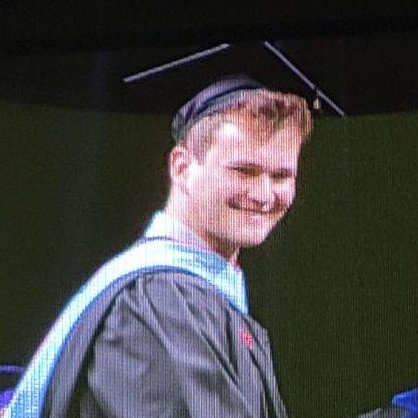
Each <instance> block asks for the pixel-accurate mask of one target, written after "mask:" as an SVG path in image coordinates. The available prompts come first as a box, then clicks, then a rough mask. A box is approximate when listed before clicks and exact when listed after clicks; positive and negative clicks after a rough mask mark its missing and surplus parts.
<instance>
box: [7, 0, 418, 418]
mask: <svg viewBox="0 0 418 418" xmlns="http://www.w3.org/2000/svg"><path fill="white" fill-rule="evenodd" d="M400 5H401V4H400V3H399V2H397V4H396V5H394V4H392V3H391V4H389V3H388V4H386V5H385V4H383V3H382V4H381V6H380V7H376V8H372V7H369V8H367V7H365V6H364V5H362V7H356V5H355V4H354V3H351V6H350V7H342V6H339V7H337V6H336V5H334V6H329V5H325V4H324V5H322V4H321V3H318V2H316V3H315V4H314V3H312V4H311V5H308V6H306V5H304V4H302V3H301V2H292V4H289V5H287V7H286V8H280V9H278V7H277V5H276V6H274V7H273V6H266V7H252V8H250V9H246V8H245V7H242V8H241V11H240V12H239V13H237V12H236V11H235V10H234V9H232V8H231V9H228V8H224V9H221V10H218V11H217V13H213V12H212V10H209V9H208V8H207V9H205V6H202V7H203V8H202V7H200V8H199V13H196V8H194V7H193V6H188V5H187V3H182V5H181V7H180V5H179V6H173V5H172V4H171V3H170V4H168V3H161V4H158V12H156V8H155V4H154V6H152V5H150V6H149V7H146V3H144V7H143V8H141V10H140V13H138V11H137V10H136V9H134V8H130V7H122V5H120V6H109V5H105V4H102V3H101V4H99V3H95V2H92V3H90V4H89V5H88V6H87V5H86V6H85V10H84V9H82V8H76V7H75V6H69V5H68V6H65V5H59V4H58V3H54V5H53V6H48V7H43V8H39V7H38V6H37V5H33V6H26V5H25V6H23V5H22V4H17V3H11V2H10V3H8V2H5V3H2V10H1V13H0V23H1V24H0V62H1V66H0V135H1V146H2V152H1V154H0V155H1V167H2V176H1V180H2V183H3V184H4V187H2V189H3V192H2V198H1V202H2V203H1V209H0V210H1V212H2V223H1V227H0V232H1V235H0V236H1V241H0V242H1V243H2V251H1V253H2V261H1V264H0V277H1V292H0V306H1V309H0V312H1V316H0V363H16V364H22V365H25V364H26V362H27V361H28V359H29V358H30V356H31V354H32V353H33V351H34V350H35V348H36V346H37V345H38V343H39V341H40V340H41V339H42V336H43V335H44V333H45V332H46V330H47V329H48V327H49V326H50V324H51V322H52V321H53V319H54V318H55V317H56V316H57V315H58V313H59V311H60V310H61V308H62V306H63V304H64V303H65V301H67V300H68V298H69V296H70V295H71V294H72V293H73V292H74V291H75V290H76V289H77V288H78V287H79V286H80V285H81V284H82V283H83V282H84V281H85V279H86V278H87V277H88V276H89V275H90V274H91V273H92V272H93V271H94V269H95V268H96V267H98V266H99V265H100V263H102V262H103V261H104V260H106V259H107V258H108V257H109V256H111V255H112V254H114V253H115V252H117V251H119V250H120V249H122V248H124V247H125V246H127V245H128V244H129V243H130V242H131V241H132V240H134V239H135V238H136V237H137V235H138V234H139V233H140V232H141V231H142V229H143V227H144V226H145V225H146V222H147V220H148V218H149V216H150V215H151V214H152V212H153V210H154V209H155V208H156V207H158V206H161V205H162V204H163V202H164V198H165V194H166V191H167V174H166V168H167V167H166V165H165V161H166V156H167V152H168V150H169V149H170V146H171V145H172V142H171V138H170V129H169V126H170V120H171V117H172V115H173V113H174V112H175V111H176V110H177V108H178V107H179V106H180V105H181V104H182V103H184V102H185V101H186V100H187V99H188V98H190V96H191V95H193V94H194V93H195V92H196V91H197V90H199V89H200V88H202V87H204V86H205V85H206V84H207V83H210V82H211V81H213V79H215V78H216V77H218V76H220V75H224V74H228V73H236V72H244V73H248V74H249V75H251V76H253V77H255V78H258V79H260V80H261V81H264V82H265V83H269V84H271V85H272V86H273V87H275V88H278V89H281V90H284V91H292V92H296V93H298V94H301V95H303V96H304V97H306V98H307V99H308V100H309V102H310V103H311V102H312V100H313V98H314V94H313V92H311V91H310V90H309V89H308V88H307V87H306V86H305V85H304V84H303V83H302V82H301V81H300V80H299V79H298V78H297V77H296V76H295V75H294V74H292V72H291V71H289V69H287V68H286V67H285V66H284V65H283V64H282V63H281V62H280V61H279V60H278V59H276V58H275V57H273V56H272V55H271V54H270V53H269V52H268V51H267V50H266V49H264V48H263V47H262V46H261V45H260V41H262V40H265V39H270V40H273V41H274V42H275V44H276V45H277V46H278V47H279V48H280V49H281V50H282V51H283V52H284V53H285V54H286V55H287V56H288V57H289V59H291V60H292V62H294V63H295V64H297V65H298V66H299V68H300V69H301V70H302V71H303V72H304V73H305V74H306V75H308V76H309V77H310V78H311V79H312V81H313V82H315V83H317V85H318V86H319V87H320V88H321V89H322V90H323V91H324V92H325V93H326V94H328V95H329V96H330V97H331V98H332V99H333V100H335V102H336V103H337V104H338V105H339V106H340V107H341V108H342V109H344V110H345V111H346V112H347V113H348V115H349V117H348V118H345V119H343V118H339V117H337V116H336V115H335V113H334V112H333V111H332V110H331V109H329V108H328V107H327V106H326V105H324V112H323V114H322V115H317V116H316V118H315V126H316V129H315V132H314V135H313V137H312V140H311V141H310V142H309V143H308V144H307V146H306V148H305V150H304V153H303V158H302V163H301V168H300V181H299V186H298V187H299V193H298V197H297V200H296V202H295V205H294V208H293V211H292V212H291V213H290V214H289V215H288V216H287V218H286V219H285V220H284V221H283V222H282V224H281V225H280V227H279V228H278V229H277V230H276V231H275V232H274V233H273V234H272V235H271V237H270V238H269V240H268V241H267V242H266V243H265V244H264V245H263V246H261V247H260V248H257V249H254V250H250V251H245V252H244V253H243V255H242V260H241V261H242V264H243V267H244V269H245V271H246V273H247V277H248V278H249V285H250V296H251V307H252V312H253V315H254V316H255V317H256V318H257V319H258V320H259V321H260V322H261V323H262V324H263V325H264V326H265V327H266V328H268V329H269V331H270V335H271V339H272V343H273V351H274V358H275V362H276V367H277V374H278V377H279V381H280V386H281V391H282V393H283V395H284V398H285V401H286V404H287V405H288V408H289V412H290V415H291V417H297V418H298V417H300V418H302V417H306V416H321V417H330V418H331V417H342V416H345V415H353V414H358V413H360V412H363V411H367V410H371V409H373V408H376V407H378V406H380V405H383V404H385V403H387V402H388V401H389V400H390V398H391V397H392V396H393V394H395V393H396V392H399V391H402V390H405V389H408V388H411V387H414V386H417V370H418V367H417V366H418V364H417V363H418V361H417V356H416V351H417V347H418V337H417V332H416V331H417V326H418V321H417V319H418V315H417V313H418V303H417V296H418V295H417V285H416V279H415V271H416V268H415V265H416V232H417V231H416V225H417V210H416V202H417V197H418V194H417V185H416V183H417V182H416V172H417V161H418V149H417V142H416V140H417V132H418V113H417V111H418V106H417V97H418V96H417V93H418V82H417V77H416V74H418V58H417V53H416V51H417V50H418V49H417V40H418V28H417V26H416V23H417V6H416V2H410V3H409V4H408V2H404V3H403V4H402V7H399V6H400ZM92 12H94V13H92ZM226 41H227V42H231V43H233V44H234V47H233V48H231V49H230V50H228V51H224V52H222V53H220V54H219V55H217V56H214V57H210V58H207V59H205V60H203V61H201V62H199V63H194V64H191V65H187V66H184V67H181V68H177V69H173V70H170V71H168V72H167V73H165V74H162V75H159V76H155V77H152V78H150V79H147V80H145V81H143V82H138V83H135V84H133V85H130V86H126V85H124V84H123V83H122V82H121V78H122V77H123V76H126V75H129V74H132V73H135V72H137V71H140V70H143V69H147V68H149V67H151V66H153V65H158V64H161V63H164V62H167V61H170V60H172V59H176V58H179V57H181V56H183V55H184V54H188V53H193V52H196V51H198V50H201V49H204V48H207V47H211V46H214V45H217V44H219V43H222V42H226Z"/></svg>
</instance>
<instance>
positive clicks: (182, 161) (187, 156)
mask: <svg viewBox="0 0 418 418" xmlns="http://www.w3.org/2000/svg"><path fill="white" fill-rule="evenodd" d="M192 163H193V156H192V155H191V151H190V150H188V149H187V148H185V147H183V146H176V147H174V148H173V149H172V150H171V152H170V156H169V170H170V179H171V182H172V184H175V185H176V186H177V187H179V188H180V189H182V190H183V191H184V192H185V193H187V192H188V176H189V171H190V170H189V169H190V166H191V164H192Z"/></svg>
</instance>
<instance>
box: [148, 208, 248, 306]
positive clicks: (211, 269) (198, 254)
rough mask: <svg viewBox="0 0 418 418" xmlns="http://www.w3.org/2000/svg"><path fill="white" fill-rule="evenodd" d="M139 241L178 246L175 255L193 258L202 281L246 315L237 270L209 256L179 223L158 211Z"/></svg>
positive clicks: (204, 246)
mask: <svg viewBox="0 0 418 418" xmlns="http://www.w3.org/2000/svg"><path fill="white" fill-rule="evenodd" d="M143 237H145V238H151V237H167V238H170V239H173V240H175V241H178V242H180V243H181V244H182V245H180V246H178V249H179V251H182V249H184V248H187V249H188V250H187V253H188V255H187V257H188V258H189V257H190V255H191V254H193V255H194V257H193V258H194V262H198V263H201V264H202V266H203V265H204V269H202V271H203V272H204V274H203V275H202V276H203V278H204V279H206V280H207V281H208V282H210V283H211V284H213V285H214V286H215V287H217V288H218V290H220V291H221V293H223V295H224V296H226V297H227V299H229V301H230V302H231V303H232V304H233V305H235V306H236V307H237V308H238V309H239V310H240V311H242V312H243V313H248V302H247V289H246V283H245V276H244V274H243V272H242V270H241V268H239V266H233V265H232V264H231V263H229V262H228V261H227V260H226V259H225V258H223V257H221V256H220V255H219V254H217V253H215V252H213V251H212V250H211V249H210V248H209V246H208V244H207V243H206V241H204V240H203V239H202V238H201V237H199V236H198V235H197V234H196V233H195V232H193V231H192V230H190V228H188V227H187V226H186V225H184V224H183V223H182V222H180V221H179V220H177V219H174V218H173V217H171V216H170V215H168V214H167V213H166V212H165V211H163V210H158V211H156V212H155V213H154V215H153V217H152V218H151V221H150V222H149V224H148V226H147V228H146V229H145V231H144V233H143ZM190 250H191V251H190ZM184 253H185V252H184Z"/></svg>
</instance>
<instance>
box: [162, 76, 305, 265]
mask: <svg viewBox="0 0 418 418" xmlns="http://www.w3.org/2000/svg"><path fill="white" fill-rule="evenodd" d="M227 80H228V79H226V83H225V84H224V85H222V82H221V84H219V83H216V84H214V85H212V86H209V87H208V88H206V89H205V90H203V91H202V92H200V93H199V94H198V95H197V96H195V98H194V99H192V100H191V101H190V102H188V103H187V104H186V105H185V106H183V108H182V109H180V111H179V113H178V115H177V116H176V118H175V119H174V121H173V127H175V129H174V130H173V132H174V134H175V135H174V136H175V138H176V139H177V145H176V146H175V147H174V148H173V150H172V151H171V153H170V161H169V165H170V177H171V190H170V195H169V199H168V203H167V210H168V211H169V212H171V213H172V214H173V215H175V216H176V217H177V218H178V219H179V220H180V221H182V222H183V223H184V224H186V225H187V226H188V227H189V228H191V229H192V230H194V231H195V232H196V233H197V234H198V235H200V236H201V237H202V238H203V239H205V240H206V241H207V242H208V244H209V245H210V246H211V247H212V248H213V249H214V250H215V251H217V252H219V253H221V254H222V255H224V256H225V257H227V258H229V257H232V256H233V254H235V253H236V252H237V251H238V249H239V248H241V247H251V246H254V245H258V244H260V243H262V242H263V241H264V240H265V239H266V237H267V236H268V234H269V233H270V231H271V230H272V229H273V228H274V226H275V225H276V224H277V222H278V221H279V220H280V219H281V218H282V217H283V216H284V215H285V213H286V212H287V210H288V209H289V207H290V206H291V204H292V202H293V199H294V197H295V188H296V175H297V168H298V157H299V152H300V149H301V146H302V144H303V142H304V141H305V139H306V138H307V136H308V134H309V133H310V131H311V124H312V122H311V116H310V113H309V110H308V108H307V105H306V102H305V101H304V100H303V99H301V98H299V97H297V96H294V95H287V94H282V93H279V92H272V91H269V90H267V89H266V88H263V87H262V86H261V85H260V84H259V83H257V82H253V81H252V80H249V79H244V83H241V84H240V81H239V80H238V81H237V79H229V80H232V83H235V84H234V87H235V88H234V89H231V88H230V84H228V82H227ZM252 83H253V84H252ZM213 86H216V89H215V90H214V89H213ZM214 91H215V93H214ZM223 93H224V94H223ZM214 96H215V99H213V97H214ZM202 97H203V100H202ZM196 98H197V100H196ZM204 99H208V100H206V101H205V100H204ZM208 102H209V104H208ZM196 103H197V104H196ZM199 106H200V107H199ZM190 109H192V110H190ZM202 109H203V111H202ZM187 112H188V113H187ZM179 114H180V116H181V119H180V123H179ZM184 115H186V117H184Z"/></svg>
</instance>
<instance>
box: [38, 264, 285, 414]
mask: <svg viewBox="0 0 418 418" xmlns="http://www.w3.org/2000/svg"><path fill="white" fill-rule="evenodd" d="M44 416H45V417H54V418H60V417H82V418H85V417H89V418H99V417H100V418H102V417H118V418H119V417H121V418H122V417H124V418H128V417H135V418H139V417H144V418H145V417H147V418H154V417H156V418H157V417H158V418H163V417H171V418H174V417H176V418H177V417H178V418H180V417H181V418H188V417H193V418H197V417H211V418H218V417H219V418H221V417H222V418H229V417H231V418H232V417H237V418H238V417H239V418H250V417H251V418H256V417H257V418H261V417H263V418H264V417H266V418H267V417H280V418H286V410H285V407H284V405H283V402H282V400H281V398H280V395H279V392H278V388H277V383H276V379H275V375H274V371H273V364H272V359H271V350H270V344H269V340H268V336H267V332H266V331H265V329H263V328H262V327H261V326H260V325H259V324H258V323H257V322H256V321H254V320H253V319H252V318H250V317H249V316H248V315H244V314H242V313H241V312H240V311H238V310H237V309H236V308H235V307H234V306H233V305H232V304H231V303H230V302H229V301H228V300H227V299H226V298H225V297H224V296H223V295H222V294H221V293H220V291H219V290H217V289H215V288H214V287H213V286H211V285H210V284H208V283H207V282H206V281H205V280H204V279H202V278H200V277H198V276H194V275H192V274H186V273H182V272H178V271H166V272H158V273H152V274H150V273H148V274H143V275H141V276H139V277H130V278H127V279H126V280H125V281H124V283H121V284H120V285H119V286H118V287H116V288H112V289H111V290H109V291H107V292H105V293H104V294H102V295H101V296H100V297H99V299H98V300H96V301H95V302H94V303H93V305H92V307H91V308H90V309H89V311H88V312H87V313H86V314H84V316H83V318H82V320H81V321H80V322H79V324H78V326H77V329H76V330H75V331H74V332H73V333H72V335H71V337H70V340H69V341H68V342H67V344H66V346H65V350H64V352H63V353H62V355H61V357H60V361H59V363H58V365H57V367H56V369H55V372H54V375H53V377H52V382H51V384H50V386H49V390H48V393H47V398H46V403H45V406H44Z"/></svg>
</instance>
